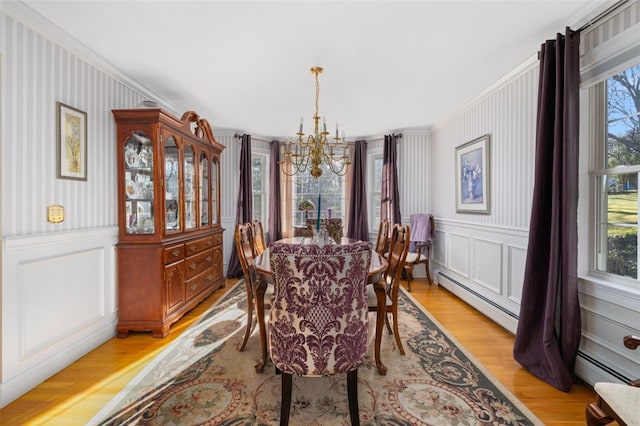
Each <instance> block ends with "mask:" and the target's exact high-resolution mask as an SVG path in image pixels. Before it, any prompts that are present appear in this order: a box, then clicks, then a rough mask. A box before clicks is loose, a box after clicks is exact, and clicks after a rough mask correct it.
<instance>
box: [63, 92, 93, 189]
mask: <svg viewBox="0 0 640 426" xmlns="http://www.w3.org/2000/svg"><path fill="white" fill-rule="evenodd" d="M56 123H57V125H56V133H57V138H56V143H57V148H56V152H57V159H56V160H57V177H58V178H60V179H75V180H87V113H86V112H83V111H80V110H79V109H75V108H73V107H70V106H69V105H65V104H63V103H62V102H56Z"/></svg>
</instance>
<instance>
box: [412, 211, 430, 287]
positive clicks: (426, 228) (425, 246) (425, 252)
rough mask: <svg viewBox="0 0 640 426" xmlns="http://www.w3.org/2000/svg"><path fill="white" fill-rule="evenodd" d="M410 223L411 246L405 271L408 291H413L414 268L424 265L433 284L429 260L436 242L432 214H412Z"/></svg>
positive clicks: (428, 278) (428, 280) (428, 279)
mask: <svg viewBox="0 0 640 426" xmlns="http://www.w3.org/2000/svg"><path fill="white" fill-rule="evenodd" d="M409 223H410V224H411V245H410V246H409V254H407V260H406V261H405V264H404V269H405V271H406V272H407V290H409V291H411V280H412V279H413V268H414V267H415V266H416V265H424V268H425V270H426V273H427V282H428V283H429V284H432V281H431V272H430V271H429V269H430V268H429V259H430V258H431V248H432V246H433V242H434V240H435V221H434V219H433V215H431V214H412V215H411V217H410V219H409Z"/></svg>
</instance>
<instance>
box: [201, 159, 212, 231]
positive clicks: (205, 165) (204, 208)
mask: <svg viewBox="0 0 640 426" xmlns="http://www.w3.org/2000/svg"><path fill="white" fill-rule="evenodd" d="M199 183H200V226H208V225H209V185H210V181H209V159H208V158H207V153H206V152H202V153H201V154H200V180H199Z"/></svg>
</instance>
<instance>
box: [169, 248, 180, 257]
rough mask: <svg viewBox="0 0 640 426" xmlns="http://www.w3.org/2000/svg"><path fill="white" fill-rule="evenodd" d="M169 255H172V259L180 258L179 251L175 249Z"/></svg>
mask: <svg viewBox="0 0 640 426" xmlns="http://www.w3.org/2000/svg"><path fill="white" fill-rule="evenodd" d="M171 254H172V255H173V257H178V256H180V250H178V249H175V250H174V251H172V252H171Z"/></svg>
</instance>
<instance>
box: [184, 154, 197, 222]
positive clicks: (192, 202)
mask: <svg viewBox="0 0 640 426" xmlns="http://www.w3.org/2000/svg"><path fill="white" fill-rule="evenodd" d="M195 179H196V169H195V154H194V152H193V147H192V146H191V145H187V147H186V148H185V150H184V227H185V229H193V228H195V227H196V188H195V184H196V181H195Z"/></svg>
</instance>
